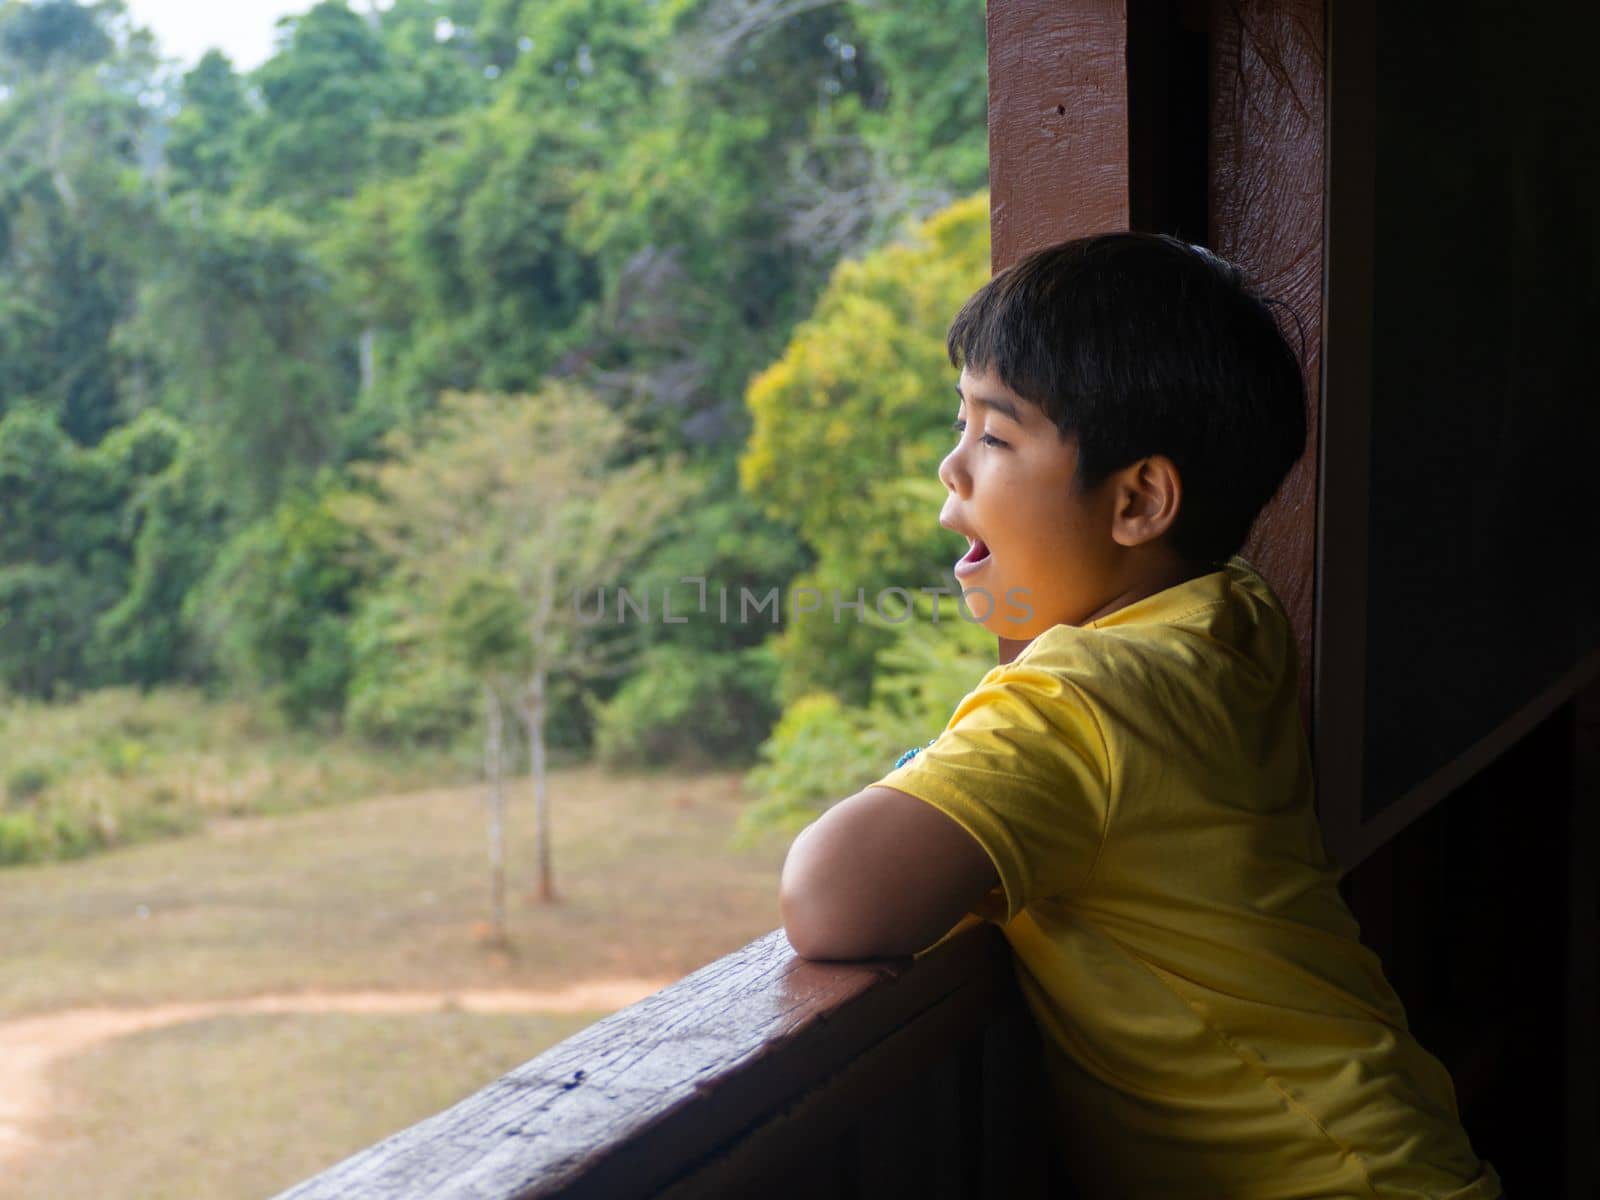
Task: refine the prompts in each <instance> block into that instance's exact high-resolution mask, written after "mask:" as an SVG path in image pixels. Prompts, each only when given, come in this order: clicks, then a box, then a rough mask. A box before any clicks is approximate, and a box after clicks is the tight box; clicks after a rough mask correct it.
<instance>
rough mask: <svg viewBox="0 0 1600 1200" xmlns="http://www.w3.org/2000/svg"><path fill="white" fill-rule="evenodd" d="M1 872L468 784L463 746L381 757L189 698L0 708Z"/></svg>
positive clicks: (194, 694) (468, 761) (363, 746)
mask: <svg viewBox="0 0 1600 1200" xmlns="http://www.w3.org/2000/svg"><path fill="white" fill-rule="evenodd" d="M0 748H3V752H0V865H3V864H6V863H17V862H40V861H48V860H60V859H72V858H82V857H85V856H87V855H91V854H96V853H99V852H101V851H103V850H107V849H111V848H114V847H117V846H125V845H131V844H135V843H138V842H145V841H152V840H156V839H159V838H163V837H172V836H178V835H181V834H184V833H190V832H193V831H194V830H196V829H198V828H200V827H201V826H202V825H204V824H205V823H206V822H207V821H209V820H211V819H212V818H215V817H219V816H242V815H249V814H260V813H267V812H293V811H297V810H301V809H306V808H316V807H320V806H323V805H327V804H337V803H341V802H343V801H346V800H351V799H356V798H359V797H362V796H370V795H375V794H377V793H380V792H387V791H392V790H394V789H396V788H401V787H412V788H415V787H421V786H425V785H427V784H445V783H452V782H455V783H459V782H461V781H464V780H468V779H472V778H474V777H475V770H476V762H477V759H476V757H475V756H474V755H473V754H472V753H470V749H471V748H470V747H468V746H462V747H460V748H458V749H455V750H443V749H436V748H417V749H401V748H388V747H377V746H373V745H370V744H367V743H364V742H362V741H360V740H359V739H356V738H353V737H331V736H328V735H326V734H318V733H315V732H312V731H308V730H297V729H292V728H289V727H288V726H287V725H286V724H285V723H284V721H283V719H282V718H281V717H280V716H279V715H278V714H276V713H275V712H274V711H273V710H271V709H270V708H267V707H265V706H263V705H261V704H256V703H250V702H247V701H243V700H216V699H210V698H207V697H206V696H204V695H203V694H201V693H200V692H198V691H196V690H194V689H192V688H180V687H168V688H157V689H155V690H153V691H151V692H148V693H144V692H140V691H138V690H137V689H134V688H105V689H102V690H100V691H96V692H89V693H86V694H85V695H83V696H81V697H79V698H78V699H76V700H74V701H73V702H72V703H70V704H46V703H42V702H39V701H29V700H22V699H17V698H12V697H0Z"/></svg>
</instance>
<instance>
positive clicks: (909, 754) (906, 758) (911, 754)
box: [894, 737, 939, 770]
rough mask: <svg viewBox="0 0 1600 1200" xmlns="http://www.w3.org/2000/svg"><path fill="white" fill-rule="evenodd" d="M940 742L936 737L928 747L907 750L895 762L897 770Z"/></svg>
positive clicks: (930, 741) (931, 739) (930, 740)
mask: <svg viewBox="0 0 1600 1200" xmlns="http://www.w3.org/2000/svg"><path fill="white" fill-rule="evenodd" d="M938 740H939V739H938V738H936V737H931V738H929V739H928V744H927V745H926V746H913V747H911V749H909V750H907V751H906V752H905V753H904V754H902V755H901V756H900V757H899V758H897V759H895V760H894V765H895V769H896V770H899V769H900V768H901V767H903V766H905V765H906V764H907V763H908V762H910V761H911V760H912V759H913V758H915V757H916V756H917V755H919V754H921V753H922V752H923V751H924V750H926V749H927V748H928V746H931V745H933V744H934V743H935V742H937V741H938Z"/></svg>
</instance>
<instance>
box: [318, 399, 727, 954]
mask: <svg viewBox="0 0 1600 1200" xmlns="http://www.w3.org/2000/svg"><path fill="white" fill-rule="evenodd" d="M627 436H628V435H627V429H626V426H625V425H624V423H623V422H622V421H620V420H618V419H617V417H616V416H615V414H613V413H611V412H610V411H608V410H607V409H606V408H605V406H604V405H602V404H600V403H599V402H598V401H597V400H595V399H594V398H593V397H592V396H591V395H589V394H587V393H586V392H584V391H583V390H581V389H579V388H576V387H573V386H571V385H566V384H558V383H552V384H549V385H547V386H546V387H545V388H544V389H543V390H542V391H540V392H539V393H538V394H537V395H532V396H512V397H506V396H494V395H485V394H459V393H457V394H451V395H449V396H447V397H445V398H444V399H443V400H442V401H441V404H440V407H439V408H438V409H437V410H436V411H435V412H434V413H432V414H430V416H429V417H428V419H427V420H425V421H424V422H423V425H422V427H421V429H420V430H419V431H418V432H417V433H415V434H413V433H408V432H405V431H400V430H397V431H395V432H394V433H392V434H391V435H390V437H389V438H388V439H387V449H388V452H389V457H388V458H387V460H385V461H383V462H378V463H370V464H360V465H358V467H357V468H355V469H356V473H357V474H358V476H359V477H360V478H361V479H362V480H363V481H364V482H365V483H366V485H367V486H368V488H369V489H370V490H369V491H368V492H363V493H358V494H352V495H351V496H349V497H346V498H345V499H344V500H343V501H342V502H341V503H340V504H339V505H338V507H337V512H338V514H339V515H340V517H341V519H342V520H344V521H345V522H346V523H347V524H349V525H350V526H351V527H352V528H354V529H357V530H359V531H360V532H361V534H362V535H363V536H365V537H366V538H367V539H368V540H369V541H370V542H371V543H372V545H373V546H374V547H375V548H376V549H377V550H378V551H379V552H380V553H382V554H383V555H385V556H386V558H387V559H388V561H389V562H390V563H392V564H393V565H392V571H391V575H390V580H391V583H394V584H400V585H402V586H404V587H405V588H406V589H407V590H408V591H409V592H410V593H411V594H412V595H413V596H414V597H415V599H416V609H415V626H414V627H416V628H418V629H420V630H423V631H426V632H427V633H428V634H429V635H431V636H432V637H433V638H434V639H435V640H436V641H438V642H439V643H440V644H441V645H444V646H446V647H448V648H449V649H450V651H451V653H452V655H453V656H454V657H456V658H457V660H458V661H461V662H462V663H463V664H464V665H465V666H466V667H467V668H468V669H469V670H471V671H472V672H473V674H474V675H475V676H476V677H477V678H478V680H479V683H480V687H481V689H482V694H483V703H484V712H485V724H486V731H485V739H486V740H485V764H486V769H487V770H488V773H489V778H490V782H491V785H492V789H493V791H492V802H491V806H490V859H491V870H492V874H491V896H492V900H493V904H492V913H493V918H494V928H495V930H496V934H497V936H499V937H501V938H503V937H504V933H505V911H504V842H503V831H504V803H505V802H504V794H503V791H502V789H501V787H500V780H501V778H502V771H503V768H502V754H503V745H504V742H503V733H502V730H503V722H504V713H505V712H506V711H507V709H510V710H512V711H514V712H515V713H516V715H517V717H518V718H520V720H521V722H522V725H523V727H524V729H525V731H526V740H527V745H528V747H529V757H530V764H529V774H530V777H531V782H532V788H533V795H534V807H535V820H536V822H537V831H538V832H537V836H538V847H539V849H538V858H539V863H538V877H539V885H538V886H539V895H540V898H541V899H544V900H547V901H548V900H553V899H554V898H555V890H554V883H553V879H552V874H551V861H550V858H551V854H550V831H549V821H550V818H549V804H548V798H547V787H546V772H545V762H546V754H545V741H546V726H547V722H548V721H549V718H550V699H551V694H552V684H553V682H554V681H556V680H557V679H568V680H572V679H576V680H586V679H592V678H595V677H600V676H604V675H607V674H612V673H615V672H618V671H625V670H626V669H627V668H628V666H629V665H630V664H631V662H632V661H633V658H634V656H636V655H637V653H638V639H637V638H636V637H633V636H630V634H631V630H628V629H624V630H621V631H620V634H621V635H620V636H616V635H617V634H618V632H619V631H617V630H615V629H613V630H611V631H609V632H610V633H611V634H612V635H613V636H602V635H604V634H606V633H607V632H608V631H607V630H606V629H605V628H604V627H603V626H602V625H601V624H599V623H596V622H592V621H589V620H586V619H585V618H584V616H583V615H582V612H581V610H580V605H579V599H580V597H585V596H587V595H589V594H590V593H592V592H594V591H595V590H596V589H597V588H601V587H609V586H613V585H614V584H615V582H616V581H617V580H618V579H620V578H622V577H623V572H624V571H625V569H626V568H628V567H629V566H630V565H631V564H633V563H634V562H636V561H637V559H638V558H639V556H640V555H642V554H643V553H644V552H645V551H646V550H647V549H648V548H649V547H650V546H651V544H652V543H653V542H654V541H656V540H657V539H658V538H660V537H661V536H663V534H664V533H665V531H666V522H667V518H668V517H669V515H670V514H673V513H675V512H678V511H681V510H682V508H683V507H684V506H685V505H686V503H687V501H688V499H689V497H690V495H691V494H692V493H693V490H694V489H695V487H696V484H695V481H694V479H693V477H692V476H690V475H688V474H686V473H685V472H684V471H683V470H682V468H681V465H680V464H677V463H675V462H673V461H672V460H670V459H665V458H660V459H656V458H648V457H644V458H633V459H631V460H630V461H627V462H624V461H623V459H624V456H625V451H626V450H627V448H628V447H627Z"/></svg>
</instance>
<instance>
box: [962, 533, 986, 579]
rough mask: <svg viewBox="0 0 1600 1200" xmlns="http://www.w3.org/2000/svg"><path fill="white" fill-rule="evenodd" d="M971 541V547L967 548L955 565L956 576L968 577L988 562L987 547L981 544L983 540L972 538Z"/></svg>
mask: <svg viewBox="0 0 1600 1200" xmlns="http://www.w3.org/2000/svg"><path fill="white" fill-rule="evenodd" d="M971 541H972V545H971V546H969V547H967V552H966V553H965V554H963V555H962V556H961V559H960V561H959V562H957V563H956V574H957V575H969V574H971V573H972V572H973V571H976V570H977V569H978V568H979V567H981V566H982V565H983V564H984V563H986V562H988V561H989V547H988V546H985V545H984V544H983V539H981V538H972V539H971Z"/></svg>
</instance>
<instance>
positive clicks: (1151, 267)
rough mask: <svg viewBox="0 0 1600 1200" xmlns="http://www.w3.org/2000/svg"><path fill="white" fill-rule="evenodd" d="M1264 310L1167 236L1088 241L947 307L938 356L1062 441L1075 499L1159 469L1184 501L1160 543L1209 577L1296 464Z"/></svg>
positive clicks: (1295, 399)
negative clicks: (1003, 392) (1124, 475)
mask: <svg viewBox="0 0 1600 1200" xmlns="http://www.w3.org/2000/svg"><path fill="white" fill-rule="evenodd" d="M1277 303H1278V302H1277V301H1272V300H1268V299H1266V298H1265V297H1263V296H1262V295H1261V293H1260V292H1259V291H1257V290H1256V288H1255V287H1254V286H1253V285H1252V284H1251V283H1250V282H1249V281H1248V280H1247V279H1246V278H1245V276H1244V273H1243V272H1242V271H1240V270H1239V268H1238V267H1235V266H1233V265H1232V264H1230V263H1227V262H1224V261H1223V260H1222V259H1220V258H1218V257H1216V256H1215V255H1213V254H1211V253H1210V252H1209V251H1207V250H1202V249H1200V248H1199V247H1196V246H1190V245H1189V244H1188V243H1186V242H1182V241H1179V240H1178V239H1177V238H1173V237H1167V236H1166V235H1164V234H1148V233H1110V234H1102V235H1099V236H1096V237H1087V238H1077V239H1074V240H1072V241H1069V242H1062V243H1061V244H1060V245H1056V246H1050V247H1048V248H1046V249H1044V250H1039V251H1037V252H1035V253H1033V254H1030V255H1028V256H1027V257H1026V258H1023V259H1021V260H1020V261H1018V262H1017V263H1015V264H1014V265H1012V266H1010V267H1008V268H1006V269H1005V270H1004V271H1002V272H1000V273H999V274H998V275H996V276H995V277H994V278H993V279H991V280H990V281H989V282H988V283H987V284H985V285H984V286H983V287H982V288H980V289H979V290H978V291H977V292H976V293H975V294H974V295H973V296H972V298H971V299H970V300H968V301H967V302H966V304H965V305H963V306H962V309H961V312H960V313H959V314H957V316H956V319H955V321H954V322H953V323H952V324H951V326H950V334H949V337H948V339H947V341H946V348H947V349H948V351H949V354H950V362H951V363H952V364H953V365H954V366H957V367H960V366H963V365H965V366H968V367H970V368H971V369H972V370H974V371H979V372H983V373H985V374H993V375H995V376H996V377H998V378H999V380H1000V382H1002V383H1003V384H1005V385H1006V386H1007V387H1008V388H1010V389H1011V390H1012V391H1013V392H1015V393H1017V395H1019V396H1021V397H1022V398H1023V399H1025V400H1029V401H1032V402H1033V403H1034V404H1037V405H1038V406H1039V407H1040V408H1042V409H1043V410H1044V413H1045V415H1046V416H1048V417H1049V418H1050V419H1051V421H1053V422H1054V423H1055V426H1056V428H1057V429H1058V430H1059V431H1060V433H1061V435H1062V436H1063V437H1067V436H1075V437H1076V438H1077V442H1078V471H1077V476H1076V480H1075V490H1076V491H1077V492H1078V493H1079V494H1081V493H1083V492H1086V491H1089V490H1092V489H1093V488H1096V487H1098V486H1099V485H1100V484H1101V483H1103V482H1104V481H1105V480H1106V478H1107V477H1108V476H1110V475H1111V474H1112V473H1113V472H1115V471H1117V470H1119V469H1121V468H1122V467H1125V466H1128V465H1129V464H1130V463H1134V462H1137V461H1138V460H1139V459H1141V458H1144V457H1146V456H1147V455H1151V454H1165V455H1166V456H1167V457H1168V458H1170V459H1171V460H1172V462H1173V464H1174V465H1175V466H1176V467H1177V468H1178V474H1179V476H1180V478H1181V479H1182V481H1183V499H1182V502H1181V504H1180V505H1179V509H1178V516H1177V519H1176V520H1175V521H1174V522H1173V524H1172V527H1171V528H1170V529H1169V530H1168V531H1167V534H1166V537H1167V541H1168V543H1169V544H1170V545H1171V546H1172V547H1173V549H1174V550H1176V551H1177V553H1178V554H1179V555H1180V556H1181V557H1182V558H1183V559H1184V561H1185V562H1187V563H1190V564H1194V565H1196V566H1199V565H1206V566H1213V567H1218V566H1220V565H1221V564H1222V563H1224V562H1226V560H1227V559H1228V558H1229V557H1230V556H1231V555H1234V554H1237V553H1238V552H1239V549H1240V547H1242V546H1243V545H1244V540H1245V537H1246V535H1247V534H1248V533H1249V532H1250V526H1251V524H1252V522H1254V520H1255V518H1256V514H1257V513H1259V512H1260V511H1261V509H1262V508H1263V507H1265V505H1266V503H1267V501H1268V500H1270V499H1272V496H1273V494H1274V493H1275V492H1276V491H1277V490H1278V486H1279V485H1280V484H1281V483H1282V482H1283V479H1284V477H1285V476H1286V475H1287V474H1288V473H1289V469H1290V468H1291V467H1292V466H1294V464H1295V462H1296V460H1298V459H1299V457H1300V455H1301V454H1302V453H1303V452H1304V451H1305V443H1306V390H1305V380H1304V378H1303V376H1302V375H1301V372H1300V364H1299V361H1298V360H1297V359H1296V358H1295V355H1294V352H1293V351H1292V350H1291V349H1290V348H1289V344H1288V342H1287V341H1286V340H1285V338H1284V335H1283V332H1282V331H1281V330H1280V329H1279V327H1278V323H1277V321H1276V320H1274V319H1273V313H1272V306H1273V305H1274V304H1277ZM1285 307H1286V306H1285Z"/></svg>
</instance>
